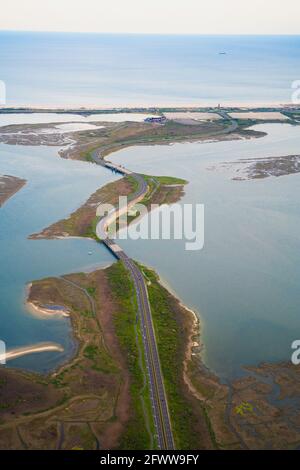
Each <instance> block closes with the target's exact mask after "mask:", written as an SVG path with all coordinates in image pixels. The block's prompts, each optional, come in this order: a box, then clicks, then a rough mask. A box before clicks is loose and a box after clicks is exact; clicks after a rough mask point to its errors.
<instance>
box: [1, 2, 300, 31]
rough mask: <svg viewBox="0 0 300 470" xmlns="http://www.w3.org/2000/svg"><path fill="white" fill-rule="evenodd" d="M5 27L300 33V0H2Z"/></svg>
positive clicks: (8, 28) (44, 29)
mask: <svg viewBox="0 0 300 470" xmlns="http://www.w3.org/2000/svg"><path fill="white" fill-rule="evenodd" d="M0 5H1V10H0V30H29V31H78V32H99V33H123V32H125V33H154V34H161V33H165V34H299V33H300V21H299V18H300V1H299V0H0Z"/></svg>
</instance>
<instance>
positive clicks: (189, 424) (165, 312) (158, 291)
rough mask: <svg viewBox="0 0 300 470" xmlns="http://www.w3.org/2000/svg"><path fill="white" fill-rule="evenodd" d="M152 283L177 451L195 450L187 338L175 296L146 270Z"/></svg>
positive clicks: (157, 336) (150, 297) (153, 312)
mask: <svg viewBox="0 0 300 470" xmlns="http://www.w3.org/2000/svg"><path fill="white" fill-rule="evenodd" d="M142 270H143V271H144V272H145V274H146V276H147V278H148V279H149V280H150V284H149V285H148V294H149V300H150V304H151V311H152V318H153V323H154V327H155V333H156V339H157V345H158V350H159V356H160V360H161V366H162V371H163V376H164V381H165V387H166V393H167V397H168V404H169V411H170V415H171V422H172V427H173V432H174V438H175V444H176V448H177V449H193V448H197V446H198V445H199V436H197V435H196V433H195V432H193V426H194V425H196V416H195V414H194V413H193V409H192V406H191V405H190V403H189V401H188V400H187V399H186V397H185V395H184V391H183V383H182V381H183V378H182V374H181V373H180V371H182V367H183V365H182V363H183V355H182V351H183V349H184V347H185V344H184V342H185V337H184V336H185V335H184V332H183V331H182V328H181V326H180V323H179V322H178V321H177V319H176V313H175V311H174V309H173V308H172V304H171V302H170V301H171V299H172V298H171V296H170V294H169V293H168V291H167V290H166V289H164V288H163V287H162V286H161V285H160V284H159V283H158V277H157V275H156V274H155V273H154V272H153V271H151V270H149V269H146V268H145V267H143V268H142Z"/></svg>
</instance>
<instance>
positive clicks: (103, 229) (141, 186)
mask: <svg viewBox="0 0 300 470" xmlns="http://www.w3.org/2000/svg"><path fill="white" fill-rule="evenodd" d="M92 155H93V159H94V161H95V162H96V163H98V164H100V165H102V166H105V167H106V168H109V169H111V170H113V171H115V172H117V173H120V174H123V175H131V176H132V177H133V178H134V179H135V180H136V181H137V183H138V188H137V190H136V191H135V193H134V194H132V195H131V198H130V202H129V203H128V205H127V209H126V210H128V209H129V208H130V207H132V206H133V205H134V204H136V203H137V202H139V201H140V200H141V199H142V198H143V197H144V196H145V195H146V193H147V191H148V185H147V183H146V181H145V179H144V178H143V177H142V175H140V174H137V173H133V172H130V171H129V170H127V169H125V168H124V167H121V166H120V165H114V164H113V163H111V162H106V161H104V160H103V159H102V158H101V156H100V155H99V154H98V153H97V152H94V153H93V154H92ZM119 216H120V211H119V210H118V209H115V210H114V211H112V212H110V213H109V214H108V215H107V216H106V217H104V218H103V219H102V220H101V221H100V223H99V224H98V227H97V235H98V237H99V238H100V239H101V240H102V241H103V243H104V244H105V245H106V246H107V248H108V249H109V250H110V251H111V252H112V253H113V255H114V256H115V257H116V258H117V259H119V260H121V261H122V262H123V264H124V265H125V267H126V268H127V270H128V271H129V273H130V275H131V277H132V279H133V282H134V286H135V291H136V296H137V303H138V310H139V315H140V321H141V330H142V338H143V345H144V352H145V360H146V365H147V372H148V379H149V387H150V394H151V402H152V409H153V417H154V422H155V426H156V431H157V439H158V445H159V447H160V448H161V449H168V450H172V449H174V448H175V445H174V439H173V433H172V427H171V420H170V415H169V410H168V402H167V396H166V391H165V387H164V380H163V374H162V370H161V364H160V360H159V354H158V349H157V342H156V337H155V331H154V325H153V321H152V314H151V307H150V303H149V299H148V292H147V287H146V284H145V280H144V276H143V274H142V272H141V270H140V269H139V268H138V266H137V265H136V264H135V262H134V261H133V260H132V259H131V258H129V257H128V256H127V255H126V253H125V252H124V251H123V249H122V248H121V247H120V246H119V245H117V244H116V243H115V241H114V240H112V239H111V238H109V236H108V228H109V225H110V224H111V223H112V221H113V220H115V219H116V218H118V217H119Z"/></svg>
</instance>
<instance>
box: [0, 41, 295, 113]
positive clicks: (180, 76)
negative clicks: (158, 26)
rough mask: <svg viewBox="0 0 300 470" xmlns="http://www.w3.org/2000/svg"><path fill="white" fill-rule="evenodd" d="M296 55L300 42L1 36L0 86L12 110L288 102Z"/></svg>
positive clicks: (293, 77)
mask: <svg viewBox="0 0 300 470" xmlns="http://www.w3.org/2000/svg"><path fill="white" fill-rule="evenodd" d="M299 49H300V36H287V37H275V36H274V37H263V36H259V37H257V36H252V37H251V36H241V37H239V36H167V35H165V36H149V35H109V34H105V35H104V34H63V33H59V34H58V33H21V32H1V33H0V80H4V81H5V82H6V86H7V104H9V105H17V104H24V105H51V106H55V105H79V106H84V105H85V106H87V105H90V106H91V105H92V106H118V105H120V106H127V105H128V106H130V105H147V106H149V105H157V104H162V105H163V104H169V105H170V104H176V105H183V104H193V105H201V104H211V105H217V104H218V103H221V104H226V103H227V104H228V103H233V102H234V103H250V102H252V103H253V102H255V103H287V102H290V100H291V83H292V82H293V81H294V80H297V79H300V61H299ZM220 52H226V53H227V54H226V55H220V54H219V53H220Z"/></svg>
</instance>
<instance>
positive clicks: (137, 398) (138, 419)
mask: <svg viewBox="0 0 300 470" xmlns="http://www.w3.org/2000/svg"><path fill="white" fill-rule="evenodd" d="M108 279H109V282H110V286H111V289H112V292H113V295H114V296H115V297H116V299H117V301H118V303H119V306H120V308H119V310H118V311H117V312H115V314H114V323H115V330H116V335H117V337H118V339H119V342H120V345H121V347H122V349H123V350H124V353H125V354H126V360H127V364H128V369H129V372H130V377H131V383H130V394H131V409H132V411H131V417H130V420H129V422H128V423H127V426H126V430H125V432H124V434H123V436H122V439H121V444H120V448H121V449H149V445H150V444H149V443H150V436H149V433H148V430H147V426H146V422H147V421H148V422H151V421H152V416H151V414H150V415H148V416H146V417H145V415H144V413H145V411H147V413H150V409H149V408H150V396H149V389H148V387H146V390H145V387H144V380H145V370H142V369H141V360H140V357H139V348H138V345H137V337H136V330H139V326H138V323H137V306H136V298H135V292H134V287H133V284H132V281H131V279H130V276H129V274H128V272H127V270H126V269H125V268H124V266H123V265H122V264H121V263H120V262H118V263H115V264H113V265H112V266H111V267H110V268H109V269H108ZM138 335H140V331H139V333H138ZM141 393H142V394H143V397H145V396H146V395H148V398H146V404H147V405H146V407H145V408H146V409H145V408H144V407H143V402H142V400H141ZM148 405H149V406H148ZM151 427H152V426H151Z"/></svg>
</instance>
